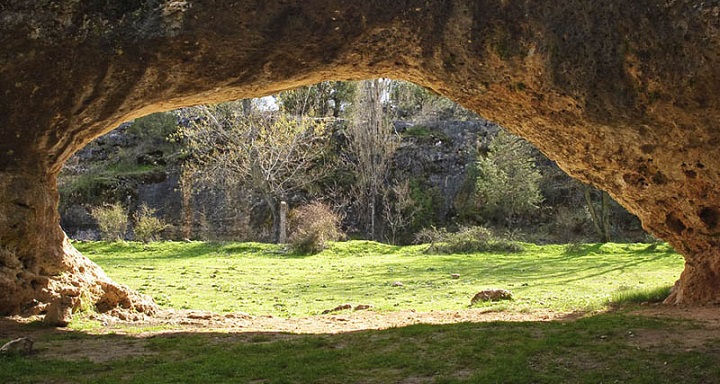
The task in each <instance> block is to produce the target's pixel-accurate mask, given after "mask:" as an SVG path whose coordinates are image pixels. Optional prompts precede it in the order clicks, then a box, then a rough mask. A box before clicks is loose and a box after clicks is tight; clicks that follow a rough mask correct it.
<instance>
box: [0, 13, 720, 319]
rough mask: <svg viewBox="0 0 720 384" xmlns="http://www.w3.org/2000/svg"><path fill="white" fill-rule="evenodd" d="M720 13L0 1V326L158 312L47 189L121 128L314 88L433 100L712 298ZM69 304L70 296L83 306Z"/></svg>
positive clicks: (691, 295) (719, 262)
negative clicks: (80, 243) (70, 161)
mask: <svg viewBox="0 0 720 384" xmlns="http://www.w3.org/2000/svg"><path fill="white" fill-rule="evenodd" d="M719 13H720V2H719V1H704V2H699V1H666V0H637V1H626V0H608V1H594V0H577V1H572V2H563V1H555V0H443V1H424V0H408V1H402V2H401V1H391V0H369V1H362V2H349V1H348V2H343V1H330V0H262V1H261V0H256V1H218V2H210V1H195V0H187V1H174V0H132V1H130V0H128V1H116V2H98V1H90V0H77V1H71V2H69V1H44V2H37V1H32V0H16V1H13V2H4V3H3V4H0V46H1V47H3V49H2V51H0V314H9V313H20V312H32V311H33V310H35V311H37V310H39V309H40V308H42V306H43V305H44V304H45V303H48V302H51V301H53V300H56V299H57V298H59V297H60V296H69V297H79V298H84V299H85V300H90V301H92V302H94V303H96V304H97V305H98V307H99V308H100V309H101V310H104V309H109V308H112V307H114V306H116V305H120V306H124V307H135V308H136V309H139V310H145V311H152V310H153V305H152V303H149V302H146V301H145V300H144V298H143V297H141V296H139V295H135V294H133V293H131V292H130V291H129V290H128V289H127V288H125V287H122V286H119V285H117V284H115V283H113V282H111V281H110V280H109V279H108V278H107V277H105V276H104V274H103V273H102V271H101V270H100V269H99V267H97V266H95V265H94V264H93V263H91V262H90V261H89V260H87V259H86V258H84V257H83V256H82V255H80V254H79V253H77V251H75V250H74V249H73V248H72V246H71V245H70V244H69V243H68V242H67V240H66V238H65V235H64V233H63V232H62V230H61V229H60V227H59V225H58V222H59V217H58V214H57V209H56V206H57V199H58V194H57V187H56V182H55V176H56V174H57V173H58V172H59V170H60V168H61V167H62V165H63V162H64V161H65V160H66V159H67V158H68V157H69V156H70V155H71V154H72V153H73V152H75V151H76V150H78V149H79V148H81V147H82V146H84V145H85V144H87V143H88V142H90V141H91V140H92V139H94V138H95V137H97V136H99V135H101V134H103V133H104V132H107V131H108V130H110V129H111V128H112V127H114V126H116V125H117V124H119V123H120V122H122V121H125V120H128V119H132V118H135V117H138V116H141V115H144V114H148V113H151V112H155V111H160V110H168V109H171V108H175V107H180V106H184V105H189V104H193V103H199V102H215V101H222V100H227V99H232V98H241V97H249V96H261V95H265V94H270V93H273V92H276V91H280V90H284V89H288V88H292V87H295V86H298V85H302V84H309V83H313V82H317V81H320V80H325V79H360V78H369V77H377V76H386V77H394V78H401V79H406V80H410V81H413V82H416V83H419V84H422V85H425V86H428V87H430V88H432V89H434V90H435V91H438V92H440V93H442V94H444V95H446V96H448V97H450V98H452V99H454V100H456V101H458V102H460V103H461V104H463V105H464V106H466V107H468V108H470V109H473V110H475V111H477V112H479V113H480V114H481V115H483V116H485V117H487V118H489V119H492V120H494V121H496V122H498V123H500V124H502V125H503V126H505V127H507V128H508V129H510V130H511V131H513V132H515V133H517V134H520V135H522V136H524V137H526V138H528V139H529V140H530V141H532V142H533V143H535V144H536V145H537V146H538V147H539V148H540V149H541V150H542V151H543V152H545V153H546V154H547V155H548V156H549V157H550V158H552V159H554V160H556V161H557V162H558V163H559V164H560V165H561V166H562V167H563V168H564V169H565V170H566V171H568V172H569V173H571V174H572V175H574V176H575V177H578V178H580V179H582V180H583V181H586V182H590V183H592V184H594V185H596V186H599V187H601V188H603V189H605V190H607V191H608V192H609V193H611V194H612V195H613V197H614V198H616V199H617V200H618V201H620V202H621V203H622V204H623V205H625V206H626V207H627V208H628V209H629V210H630V211H632V212H633V213H635V214H637V215H638V216H639V217H640V218H641V220H642V222H643V225H644V226H645V228H646V229H648V230H650V231H651V232H652V233H654V234H655V235H656V236H658V237H661V238H663V239H666V240H667V241H669V242H670V243H671V244H672V245H673V246H674V247H675V248H676V249H677V250H678V251H680V252H681V253H682V254H683V255H684V256H685V259H686V267H685V270H684V271H683V273H682V275H681V277H680V279H679V280H678V283H677V284H676V286H675V289H674V291H673V293H672V295H671V297H670V298H668V302H669V303H708V302H715V301H717V300H718V299H720V228H719V226H720V219H719V218H720V192H719V191H718V189H717V188H716V186H717V185H718V181H720V180H719V176H720V174H719V173H718V170H719V169H720V168H719V167H720V157H719V156H717V147H718V144H720V126H719V124H720V123H719V122H720V93H718V92H717V89H720V16H719ZM77 301H78V300H76V302H77Z"/></svg>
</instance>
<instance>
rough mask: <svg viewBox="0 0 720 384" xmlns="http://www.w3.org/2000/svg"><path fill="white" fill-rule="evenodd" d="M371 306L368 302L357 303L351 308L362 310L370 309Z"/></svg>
mask: <svg viewBox="0 0 720 384" xmlns="http://www.w3.org/2000/svg"><path fill="white" fill-rule="evenodd" d="M372 307H373V306H372V305H370V304H359V305H356V306H355V308H353V310H354V311H364V310H366V309H370V308H372Z"/></svg>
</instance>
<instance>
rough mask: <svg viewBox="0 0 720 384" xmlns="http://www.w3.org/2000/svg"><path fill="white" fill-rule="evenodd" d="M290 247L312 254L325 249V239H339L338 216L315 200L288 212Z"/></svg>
mask: <svg viewBox="0 0 720 384" xmlns="http://www.w3.org/2000/svg"><path fill="white" fill-rule="evenodd" d="M290 228H291V234H290V238H289V243H290V247H291V249H292V250H293V251H294V252H296V253H299V254H313V253H318V252H320V251H322V250H323V249H325V247H326V242H327V241H334V240H339V239H340V238H341V237H342V232H341V231H340V218H339V217H338V215H337V214H336V213H334V212H333V211H332V209H330V207H328V206H327V205H325V204H323V203H321V202H319V201H316V202H313V203H310V204H308V205H304V206H302V207H300V208H297V209H294V210H293V211H292V212H290Z"/></svg>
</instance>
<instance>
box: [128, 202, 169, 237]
mask: <svg viewBox="0 0 720 384" xmlns="http://www.w3.org/2000/svg"><path fill="white" fill-rule="evenodd" d="M155 212H156V210H154V209H152V208H149V207H148V206H147V205H145V204H143V205H142V206H141V207H140V210H138V211H137V212H135V215H133V216H134V218H135V227H134V228H133V229H134V231H135V239H136V240H140V241H142V242H143V243H149V242H151V241H155V240H157V239H158V235H160V232H162V231H163V230H164V229H165V228H167V224H165V222H164V221H163V220H162V219H160V218H158V217H155Z"/></svg>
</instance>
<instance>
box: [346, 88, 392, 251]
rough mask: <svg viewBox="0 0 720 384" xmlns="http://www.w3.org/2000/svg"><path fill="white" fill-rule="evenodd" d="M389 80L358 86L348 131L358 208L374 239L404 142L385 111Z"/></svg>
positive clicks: (349, 161)
mask: <svg viewBox="0 0 720 384" xmlns="http://www.w3.org/2000/svg"><path fill="white" fill-rule="evenodd" d="M387 86H388V80H385V79H375V80H367V81H362V82H360V83H359V84H358V89H357V93H356V98H355V102H354V105H353V109H354V112H353V119H352V120H353V121H352V122H351V124H350V126H349V127H348V130H347V139H348V163H349V164H350V167H351V168H352V169H353V170H354V172H355V175H356V177H357V183H356V186H355V189H354V194H355V196H356V199H357V202H358V204H361V207H367V211H365V210H364V209H362V208H361V209H360V211H361V212H362V213H364V214H365V215H364V216H365V221H366V223H367V225H368V227H367V234H368V237H369V238H371V239H373V240H374V239H376V236H377V233H376V232H377V231H376V230H377V225H376V221H377V213H376V210H377V209H376V208H377V206H378V199H379V198H381V197H382V195H383V188H384V185H385V180H386V178H387V173H388V169H389V167H390V161H391V160H392V157H393V154H394V153H395V150H396V149H397V146H398V144H399V142H400V140H399V137H398V135H397V134H396V133H395V132H394V130H393V129H392V125H391V124H390V122H389V121H388V119H387V117H386V115H385V113H384V111H383V98H386V97H387V95H388V88H387Z"/></svg>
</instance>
